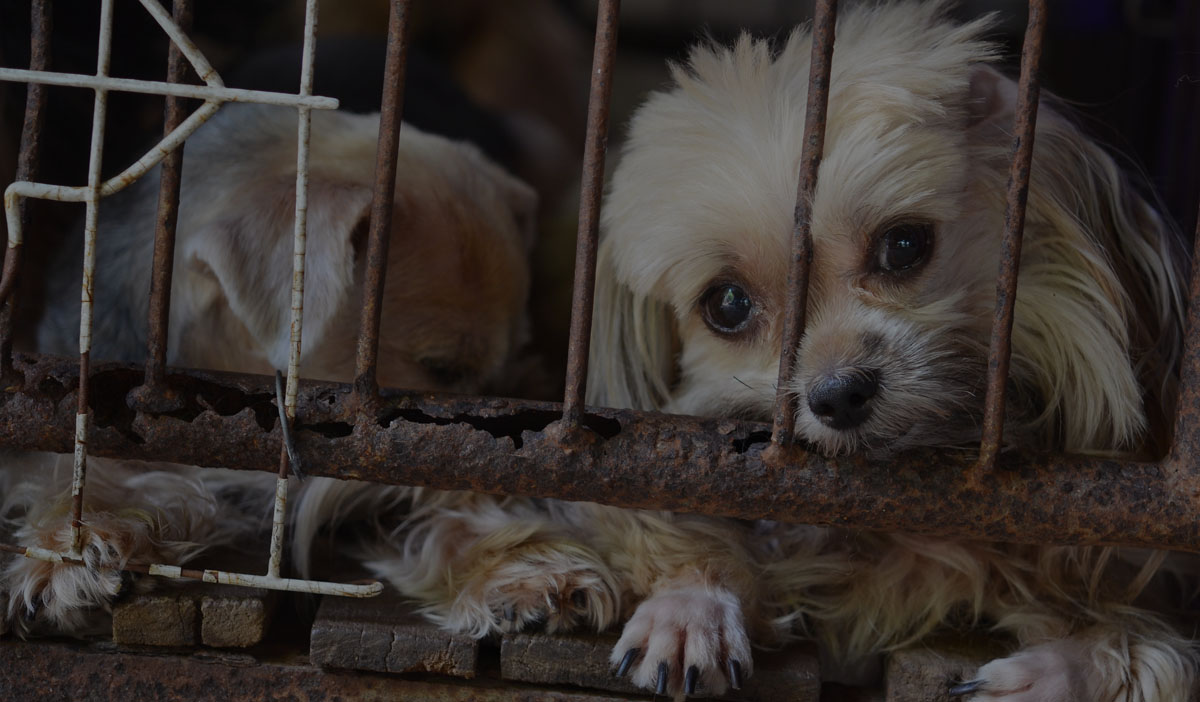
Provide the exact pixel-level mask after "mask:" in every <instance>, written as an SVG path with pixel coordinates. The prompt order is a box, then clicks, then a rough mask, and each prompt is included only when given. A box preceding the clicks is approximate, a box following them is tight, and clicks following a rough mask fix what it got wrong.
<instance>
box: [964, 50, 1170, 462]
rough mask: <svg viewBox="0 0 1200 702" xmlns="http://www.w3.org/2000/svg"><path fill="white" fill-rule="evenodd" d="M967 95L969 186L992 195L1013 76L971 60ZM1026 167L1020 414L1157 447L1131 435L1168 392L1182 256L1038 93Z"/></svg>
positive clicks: (1087, 444) (1078, 435) (1160, 420)
mask: <svg viewBox="0 0 1200 702" xmlns="http://www.w3.org/2000/svg"><path fill="white" fill-rule="evenodd" d="M970 98H971V99H970V105H969V106H968V115H969V122H968V140H969V142H970V143H971V144H972V146H973V148H974V149H975V150H976V153H977V155H978V156H979V157H980V158H981V159H983V160H984V161H986V162H987V163H988V164H989V165H990V167H989V168H987V169H985V170H986V172H988V173H989V174H990V175H989V176H988V177H990V178H992V179H994V181H995V182H993V183H991V187H984V188H983V190H984V191H985V193H981V195H985V196H990V197H1002V196H1003V193H1004V192H1005V187H1004V180H1006V179H1007V174H1008V158H1009V151H1010V145H1011V142H1012V138H1011V129H1012V126H1011V125H1012V124H1013V119H1014V117H1015V114H1016V99H1017V89H1016V85H1015V83H1014V82H1013V81H1012V80H1011V79H1009V78H1006V77H1004V76H1002V75H1000V74H999V73H997V72H996V71H994V70H992V69H991V68H988V67H983V66H981V67H976V68H975V69H973V72H972V76H971V91H970ZM1031 178H1032V182H1031V185H1030V194H1029V204H1028V209H1027V213H1026V234H1025V240H1024V248H1023V252H1022V258H1021V269H1020V274H1019V280H1018V292H1017V307H1016V312H1015V320H1014V330H1013V349H1014V352H1013V373H1012V376H1013V378H1014V379H1016V380H1017V381H1018V386H1021V385H1022V384H1023V385H1024V388H1023V389H1024V390H1026V391H1031V392H1034V393H1037V394H1038V395H1039V396H1040V402H1039V404H1041V406H1043V407H1044V408H1045V409H1044V412H1043V413H1042V415H1041V417H1039V418H1037V419H1035V422H1034V426H1035V428H1038V429H1040V430H1042V431H1044V432H1045V433H1046V434H1047V435H1049V436H1051V437H1053V438H1054V439H1055V440H1054V441H1052V443H1051V445H1062V446H1064V447H1065V448H1067V449H1068V450H1082V449H1085V448H1096V447H1107V448H1109V449H1112V450H1125V451H1128V450H1137V449H1139V448H1141V449H1143V450H1148V451H1150V452H1151V453H1153V452H1157V451H1159V450H1161V449H1162V448H1163V443H1162V442H1163V440H1164V439H1165V437H1166V434H1165V433H1163V432H1158V433H1159V435H1158V436H1151V437H1150V439H1149V441H1148V442H1140V439H1141V438H1142V437H1144V436H1145V435H1146V434H1145V432H1146V429H1147V424H1149V425H1150V427H1152V428H1154V429H1155V430H1157V428H1158V427H1164V431H1165V430H1166V429H1167V427H1166V422H1165V417H1169V416H1170V413H1171V408H1172V403H1173V401H1174V391H1175V380H1176V378H1175V371H1174V367H1175V365H1176V360H1177V359H1176V358H1175V357H1174V354H1175V353H1176V352H1175V351H1174V350H1175V349H1177V348H1178V346H1179V344H1178V340H1179V338H1180V337H1181V335H1182V323H1183V322H1182V309H1183V306H1182V300H1181V299H1180V294H1179V291H1180V290H1181V286H1180V284H1179V282H1180V281H1181V280H1182V278H1183V271H1182V270H1180V267H1179V262H1181V261H1183V260H1185V259H1186V257H1184V256H1182V255H1179V253H1178V252H1175V251H1173V250H1172V249H1173V247H1176V246H1178V245H1179V240H1178V236H1177V234H1176V233H1175V232H1174V231H1173V230H1172V228H1171V227H1170V226H1169V225H1168V224H1167V223H1166V222H1165V221H1164V220H1163V219H1162V218H1161V217H1160V216H1159V215H1158V214H1157V213H1156V212H1155V211H1154V209H1153V208H1151V207H1150V206H1149V205H1148V204H1147V203H1146V201H1145V200H1144V199H1143V198H1142V197H1141V196H1140V195H1138V194H1137V192H1136V190H1135V189H1134V188H1133V187H1132V185H1131V184H1130V183H1129V182H1128V179H1127V178H1126V176H1125V175H1124V174H1123V172H1122V170H1121V169H1120V168H1119V167H1118V166H1117V164H1116V162H1115V161H1114V160H1113V158H1112V157H1111V156H1110V155H1109V154H1107V153H1106V152H1105V151H1104V150H1103V149H1101V148H1100V147H1098V146H1096V145H1095V144H1094V143H1093V142H1092V141H1091V140H1090V139H1088V138H1087V137H1086V136H1085V135H1084V134H1083V133H1082V132H1081V131H1080V130H1079V128H1077V127H1076V126H1075V125H1073V124H1071V123H1070V122H1069V121H1068V120H1067V119H1065V118H1064V117H1062V116H1061V114H1059V113H1058V112H1056V111H1055V109H1054V106H1053V105H1052V104H1051V103H1050V101H1048V100H1046V101H1043V102H1042V104H1041V105H1040V106H1039V110H1038V117H1037V135H1036V140H1035V144H1034V159H1033V165H1032V169H1031ZM997 226H1000V224H999V223H997ZM1039 339H1040V340H1041V341H1039ZM1045 339H1055V340H1056V342H1057V343H1053V344H1050V343H1046V342H1045V341H1044V340H1045ZM1131 355H1132V359H1131V360H1132V361H1133V362H1132V363H1130V362H1129V359H1130V356H1131ZM1139 443H1143V444H1145V445H1142V446H1139Z"/></svg>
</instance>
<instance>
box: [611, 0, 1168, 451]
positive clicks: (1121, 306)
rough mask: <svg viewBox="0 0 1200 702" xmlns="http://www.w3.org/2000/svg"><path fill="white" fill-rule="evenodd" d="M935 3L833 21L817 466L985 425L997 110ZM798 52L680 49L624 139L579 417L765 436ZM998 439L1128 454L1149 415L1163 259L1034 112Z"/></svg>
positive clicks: (973, 29) (804, 49) (811, 305)
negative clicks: (724, 420) (668, 416)
mask: <svg viewBox="0 0 1200 702" xmlns="http://www.w3.org/2000/svg"><path fill="white" fill-rule="evenodd" d="M941 5H943V3H935V4H932V5H929V4H917V3H898V4H890V5H884V6H879V7H874V8H871V9H858V10H856V11H850V12H849V13H847V14H846V16H844V17H843V18H841V19H840V20H839V23H838V28H837V38H836V43H835V51H834V58H833V67H832V76H831V92H830V98H829V113H828V126H827V131H826V137H825V138H826V141H825V153H824V159H823V161H822V163H821V167H820V171H819V179H818V185H817V189H816V192H815V194H814V196H813V201H812V202H811V212H812V235H813V243H814V258H813V268H812V273H811V284H810V289H809V302H808V320H807V327H806V330H805V333H804V336H803V338H802V340H801V342H800V346H799V348H798V350H797V360H796V366H795V368H794V374H793V380H792V383H791V385H790V387H789V389H790V390H792V391H793V392H795V393H796V394H797V395H798V398H799V401H798V403H797V404H798V408H799V409H798V416H797V427H798V431H799V432H800V433H801V434H802V435H803V436H804V437H805V438H806V439H808V440H809V441H811V442H812V443H814V444H815V445H816V446H817V447H818V448H819V449H821V450H823V451H825V452H827V453H838V452H844V451H853V450H872V451H887V450H894V449H899V448H904V447H907V446H913V445H947V444H961V443H963V442H966V441H969V440H972V439H975V438H977V436H978V423H979V418H980V416H981V414H982V405H983V399H984V387H983V380H984V374H985V368H986V356H987V346H988V339H989V334H990V328H991V320H992V314H993V313H992V310H993V307H994V305H995V296H996V282H995V281H996V276H997V271H998V252H999V247H1000V240H1001V235H1002V231H1003V211H1004V192H1005V184H1006V180H1007V172H1008V155H1009V150H1010V147H1011V143H1012V137H1011V125H1012V123H1013V117H1014V108H1015V101H1016V90H1015V85H1014V84H1013V83H1012V81H1010V80H1009V79H1007V78H1004V77H1003V76H1001V75H1000V74H999V73H998V72H996V71H995V70H994V69H992V68H991V67H990V65H989V64H990V63H991V62H993V61H994V60H995V57H996V55H995V51H994V47H992V46H991V45H990V44H988V43H987V42H986V41H984V40H983V39H982V38H981V35H982V34H983V33H984V32H985V31H986V29H987V26H988V24H987V21H986V20H984V21H978V22H975V23H972V24H968V25H956V24H953V23H951V22H950V21H948V20H946V19H945V18H944V17H943V14H944V13H943V11H942V9H941V7H940V6H941ZM810 49H811V39H810V36H809V34H808V32H806V31H798V32H796V33H794V34H792V35H791V36H790V37H789V38H788V39H787V41H786V42H784V44H783V45H782V47H780V48H779V49H778V51H775V50H773V48H772V47H771V45H769V44H768V43H767V42H764V41H756V40H753V39H751V38H749V37H743V38H741V39H740V40H739V41H738V42H737V43H736V44H735V45H734V46H732V47H728V48H724V47H717V46H711V45H702V46H699V47H697V48H696V49H694V50H693V51H692V53H691V55H690V57H689V60H688V62H687V64H686V65H681V66H675V67H674V68H673V74H674V81H675V85H674V87H673V88H671V89H669V90H667V91H664V92H659V93H656V94H654V95H652V96H651V97H650V98H649V100H648V101H647V102H646V103H645V105H643V106H642V107H641V108H640V110H639V111H638V112H637V114H636V115H635V117H634V118H633V121H632V124H631V126H630V129H629V139H628V142H627V144H626V146H625V149H624V153H623V155H622V159H621V162H620V164H619V165H618V167H617V169H616V171H615V172H614V175H613V179H612V184H611V190H610V194H609V197H608V200H607V203H606V207H605V211H604V220H603V227H604V239H603V241H602V244H601V250H600V257H599V270H598V279H599V282H598V288H597V298H598V301H597V308H596V322H595V330H594V334H593V339H594V340H595V341H594V344H593V359H592V363H591V368H592V371H593V372H592V382H591V386H592V387H593V389H594V391H595V394H594V396H593V398H592V399H593V400H594V401H595V402H597V403H598V404H614V405H622V406H632V407H640V408H646V409H663V410H666V411H671V412H682V413H689V414H705V415H740V416H749V417H755V418H765V417H767V416H769V413H770V411H771V408H772V406H773V402H774V398H775V383H776V380H777V377H778V368H779V367H778V357H779V352H780V344H781V339H780V334H781V329H782V315H783V310H784V307H785V296H786V288H787V275H788V267H789V260H790V236H791V232H792V220H793V210H794V205H795V197H796V190H797V181H798V170H799V160H800V153H801V148H802V143H801V142H802V131H803V126H804V124H803V123H804V111H805V100H806V94H807V87H808V80H807V79H808V73H809V54H810ZM1034 153H1035V156H1034V161H1033V169H1032V173H1033V176H1032V177H1033V181H1032V186H1031V190H1030V195H1029V207H1028V212H1027V219H1026V228H1025V244H1024V253H1023V257H1022V261H1021V268H1020V288H1019V293H1018V297H1017V305H1016V321H1015V329H1014V332H1013V367H1012V372H1011V390H1010V392H1009V410H1008V424H1007V426H1008V427H1009V431H1010V435H1009V439H1010V440H1014V439H1020V440H1022V441H1034V442H1036V443H1039V444H1041V445H1056V446H1060V447H1065V448H1068V449H1076V450H1084V449H1086V450H1116V449H1131V448H1133V447H1136V446H1138V445H1140V444H1141V443H1142V442H1143V440H1144V438H1145V435H1146V428H1147V417H1148V416H1149V415H1154V414H1155V412H1157V411H1158V407H1160V406H1161V405H1162V403H1165V402H1169V398H1170V395H1171V389H1172V381H1171V378H1172V377H1173V375H1172V370H1171V368H1172V365H1173V363H1174V359H1175V352H1176V349H1177V346H1178V343H1179V334H1180V317H1179V304H1180V279H1181V277H1180V273H1179V270H1178V266H1179V261H1180V257H1179V256H1178V255H1177V254H1175V253H1174V252H1173V251H1172V250H1171V246H1172V241H1171V238H1170V236H1169V233H1168V230H1167V227H1166V226H1165V225H1164V224H1163V222H1162V221H1161V220H1160V218H1159V217H1158V216H1157V215H1156V214H1155V213H1154V211H1153V210H1152V209H1151V208H1150V207H1148V206H1147V205H1146V203H1145V202H1144V201H1143V200H1142V199H1141V198H1140V197H1139V196H1137V195H1136V194H1135V193H1134V192H1133V191H1132V190H1131V189H1130V187H1129V186H1128V184H1127V183H1126V181H1125V180H1124V178H1123V176H1122V175H1121V173H1120V171H1119V170H1118V168H1117V167H1116V165H1115V164H1114V162H1113V160H1112V159H1111V158H1110V157H1109V156H1108V155H1106V154H1105V153H1104V152H1103V151H1102V150H1101V149H1099V148H1098V147H1097V146H1095V145H1094V144H1093V143H1091V142H1090V141H1089V140H1088V139H1087V138H1086V137H1084V136H1083V135H1082V134H1081V133H1080V132H1079V131H1078V130H1077V129H1076V128H1075V127H1074V126H1073V125H1071V124H1070V123H1069V122H1068V121H1067V120H1066V119H1064V118H1063V117H1061V116H1060V115H1059V114H1056V113H1055V112H1054V111H1053V109H1052V108H1051V107H1049V106H1047V105H1046V104H1043V105H1042V106H1041V111H1040V113H1039V117H1038V132H1037V139H1036V147H1035V151H1034Z"/></svg>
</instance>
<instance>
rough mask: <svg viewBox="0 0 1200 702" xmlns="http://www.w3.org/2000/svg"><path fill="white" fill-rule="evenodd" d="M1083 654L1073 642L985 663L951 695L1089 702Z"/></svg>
mask: <svg viewBox="0 0 1200 702" xmlns="http://www.w3.org/2000/svg"><path fill="white" fill-rule="evenodd" d="M1084 655H1085V651H1084V650H1083V647H1082V646H1081V645H1080V643H1079V642H1077V641H1075V640H1072V639H1062V640H1059V641H1053V642H1050V643H1046V644H1041V645H1038V646H1033V647H1031V648H1027V649H1024V650H1021V651H1018V652H1017V653H1014V654H1013V655H1011V656H1009V657H1007V658H998V659H996V660H994V661H991V662H990V663H987V664H986V665H984V666H983V667H981V668H980V669H979V670H978V672H976V673H975V675H974V677H973V678H972V679H971V680H969V681H967V682H964V683H960V684H957V685H954V686H952V687H951V688H950V694H951V695H952V696H957V697H961V698H962V699H966V700H970V702H1075V701H1076V700H1078V701H1080V702H1082V701H1083V700H1088V702H1091V701H1092V700H1095V699H1096V697H1095V695H1094V692H1095V691H1094V690H1092V689H1091V686H1090V685H1089V681H1088V678H1089V675H1088V666H1087V662H1086V660H1085V658H1084ZM1097 702H1100V701H1099V700H1097Z"/></svg>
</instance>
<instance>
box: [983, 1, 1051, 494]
mask: <svg viewBox="0 0 1200 702" xmlns="http://www.w3.org/2000/svg"><path fill="white" fill-rule="evenodd" d="M1045 33H1046V2H1045V0H1029V24H1028V26H1027V27H1026V28H1025V43H1024V45H1023V46H1022V48H1021V79H1020V83H1019V84H1018V87H1017V114H1016V122H1015V124H1014V125H1013V134H1014V135H1015V136H1014V137H1013V146H1012V166H1011V167H1010V168H1009V172H1008V199H1007V202H1006V204H1005V208H1004V239H1003V241H1002V243H1001V245H1000V272H999V275H998V278H997V280H996V314H995V317H994V318H993V320H992V342H991V350H990V351H989V352H988V374H987V400H986V403H985V405H984V413H983V436H982V439H981V441H980V445H979V461H978V463H977V464H976V466H977V469H978V470H980V471H989V470H991V469H992V467H993V466H994V465H995V463H996V455H997V454H998V453H999V452H1000V444H1001V442H1002V441H1003V440H1004V407H1005V403H1004V395H1005V389H1006V388H1005V385H1006V383H1008V365H1009V360H1010V358H1011V356H1012V328H1013V310H1014V308H1015V307H1016V302H1017V273H1018V271H1019V270H1020V267H1021V236H1022V234H1023V232H1024V229H1025V203H1026V200H1027V199H1028V196H1029V168H1030V164H1031V163H1032V162H1033V139H1034V134H1035V131H1034V130H1035V127H1036V126H1037V109H1038V93H1039V91H1040V84H1039V83H1038V66H1039V64H1040V63H1041V59H1042V37H1043V36H1044V35H1045Z"/></svg>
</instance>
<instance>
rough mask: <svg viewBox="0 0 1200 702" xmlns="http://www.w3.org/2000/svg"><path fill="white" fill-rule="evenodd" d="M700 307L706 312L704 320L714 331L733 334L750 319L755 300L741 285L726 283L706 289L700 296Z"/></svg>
mask: <svg viewBox="0 0 1200 702" xmlns="http://www.w3.org/2000/svg"><path fill="white" fill-rule="evenodd" d="M700 309H701V310H703V312H704V321H705V322H706V323H707V324H708V326H709V327H711V328H712V330H713V331H715V332H718V333H721V334H733V333H736V332H739V331H741V330H742V328H743V327H744V326H745V325H746V321H747V320H749V319H750V313H751V311H753V309H754V301H753V300H751V299H750V296H749V295H747V294H746V291H745V290H743V289H742V288H741V287H739V286H737V285H733V284H730V283H724V284H721V285H714V286H713V287H711V288H709V289H708V290H707V291H705V293H704V296H703V297H701V298H700Z"/></svg>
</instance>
